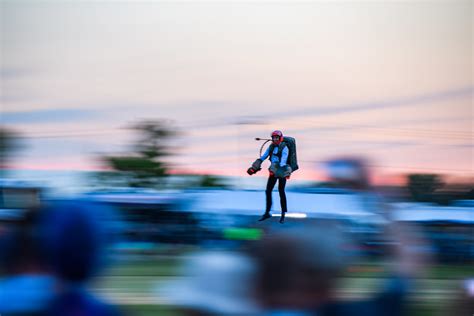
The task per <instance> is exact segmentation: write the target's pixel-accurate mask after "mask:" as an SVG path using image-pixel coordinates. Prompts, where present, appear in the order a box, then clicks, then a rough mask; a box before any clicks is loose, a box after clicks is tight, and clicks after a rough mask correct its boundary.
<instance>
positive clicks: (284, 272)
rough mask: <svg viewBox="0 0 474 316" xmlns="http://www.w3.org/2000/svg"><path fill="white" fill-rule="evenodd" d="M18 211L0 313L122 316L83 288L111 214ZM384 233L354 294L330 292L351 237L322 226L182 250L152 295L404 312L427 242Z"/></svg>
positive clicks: (185, 310) (255, 307) (246, 311)
mask: <svg viewBox="0 0 474 316" xmlns="http://www.w3.org/2000/svg"><path fill="white" fill-rule="evenodd" d="M27 214H28V215H27V216H26V217H25V218H24V219H23V220H22V221H21V222H19V223H17V224H16V225H12V226H6V227H4V228H3V229H2V230H1V231H0V264H1V265H0V269H1V278H0V314H1V315H2V316H4V315H122V314H124V312H123V311H122V310H120V308H119V307H117V306H118V305H117V306H114V305H112V304H109V303H107V302H105V301H104V299H103V298H100V297H98V296H97V295H95V294H94V292H92V291H91V290H90V288H89V286H88V284H89V282H90V281H91V280H92V279H93V278H94V277H96V276H99V275H100V273H101V271H103V267H105V266H106V265H107V263H108V260H109V258H110V257H109V256H107V250H108V249H109V248H108V245H110V244H111V243H113V242H114V240H113V239H114V232H113V229H111V227H110V225H108V224H109V223H111V222H112V221H110V220H104V214H113V213H112V210H111V209H108V208H107V207H106V206H104V205H97V204H91V203H85V202H61V203H55V204H52V205H49V206H45V207H44V209H41V210H32V211H30V212H28V213H27ZM111 216H112V215H111ZM384 234H386V235H387V239H388V240H391V243H390V249H389V251H388V253H389V254H390V257H387V258H385V262H387V263H388V264H387V265H388V267H389V268H388V273H387V274H386V276H385V277H384V278H383V284H381V287H380V289H379V290H377V291H376V292H375V293H374V294H371V295H365V296H363V297H358V298H356V299H350V298H344V297H341V295H339V294H338V289H340V283H341V280H343V278H342V276H343V274H344V273H345V272H346V271H347V269H348V267H349V266H350V265H351V264H352V263H353V260H354V254H353V252H352V251H351V249H352V248H351V240H350V237H349V236H348V235H346V234H345V233H344V232H343V231H342V230H340V229H339V227H338V226H337V225H328V224H319V225H318V224H315V225H311V226H308V225H306V226H301V227H295V226H288V227H283V228H280V229H277V230H272V231H267V232H266V233H265V235H264V236H263V238H262V239H261V240H258V241H256V242H254V243H252V244H251V245H249V246H246V247H244V248H242V249H240V250H238V251H236V250H235V249H234V250H233V251H229V250H227V251H223V250H220V251H216V250H213V251H209V250H206V251H198V252H196V253H193V254H188V255H186V256H184V257H183V261H182V266H181V271H180V273H179V275H180V277H179V278H174V279H172V280H169V281H166V282H164V281H163V282H161V283H160V284H158V285H157V287H156V289H155V291H154V293H153V295H155V297H157V298H160V300H162V301H165V302H167V304H169V305H172V306H175V309H176V310H177V311H178V313H179V314H178V315H208V316H212V315H249V316H251V315H262V316H266V315H272V316H273V315H275V316H277V315H278V316H305V315H318V316H325V315H368V316H370V315H384V316H390V315H393V316H395V315H405V314H406V312H407V310H406V307H407V302H408V301H409V299H410V296H411V295H413V294H414V293H415V291H416V288H415V286H414V280H415V279H416V278H418V277H420V275H422V274H423V272H424V271H425V268H426V266H427V264H429V261H430V260H429V259H430V258H429V256H428V254H429V253H430V252H429V250H428V248H429V245H428V244H427V242H426V240H425V239H424V238H423V235H422V234H420V232H419V231H418V230H417V229H416V227H415V226H411V225H407V224H403V225H402V224H400V223H397V224H396V226H395V224H387V225H386V227H385V230H384ZM150 260H159V259H152V258H150ZM473 284H474V282H473V281H472V280H465V282H464V283H463V284H462V287H461V288H460V291H459V300H458V301H457V303H456V304H455V305H453V307H452V313H453V314H452V315H472V312H473V310H472V308H473V298H474V290H473V289H474V286H473ZM415 294H416V293H415ZM114 303H115V304H119V303H120V302H114Z"/></svg>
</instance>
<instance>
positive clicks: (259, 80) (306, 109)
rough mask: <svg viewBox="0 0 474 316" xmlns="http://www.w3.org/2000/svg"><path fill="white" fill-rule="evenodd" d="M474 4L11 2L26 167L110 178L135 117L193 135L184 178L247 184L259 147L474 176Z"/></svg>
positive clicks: (186, 144)
mask: <svg viewBox="0 0 474 316" xmlns="http://www.w3.org/2000/svg"><path fill="white" fill-rule="evenodd" d="M473 14H474V13H473V2H472V1H344V2H342V1H334V2H330V1H321V2H318V1H313V2H304V1H303V2H299V3H297V4H295V3H291V2H288V3H284V2H278V3H273V2H267V1H255V2H245V3H243V2H229V1H223V2H214V3H213V2H202V3H186V2H171V1H168V2H165V1H164V2H159V1H147V2H139V1H129V2H123V1H122V2H114V1H105V0H103V1H57V2H54V1H1V42H0V43H1V65H0V66H1V67H0V75H1V93H2V94H1V117H0V121H1V124H2V125H4V126H7V127H10V128H12V129H14V130H17V131H18V132H19V133H21V134H22V135H23V136H25V139H24V145H25V146H24V148H23V150H22V151H21V152H19V156H18V158H17V159H15V160H14V161H12V167H14V168H20V169H41V170H49V169H51V170H63V169H64V170H94V169H100V168H101V166H100V164H99V163H98V160H97V157H99V156H100V155H101V154H105V153H118V152H124V151H126V149H127V146H128V144H130V142H131V141H132V140H133V137H134V135H133V134H132V133H131V132H130V130H127V129H126V128H125V127H127V126H128V125H129V124H130V123H132V122H135V121H137V120H141V119H154V118H164V119H170V120H172V121H174V122H175V124H176V126H177V127H178V128H179V129H181V131H182V132H183V134H182V136H181V137H180V138H178V139H177V140H176V145H178V146H179V147H180V150H179V155H177V156H176V159H175V163H176V164H177V166H178V168H179V169H181V170H189V171H193V172H211V173H215V174H224V175H242V176H243V175H245V170H246V168H247V167H248V166H249V165H250V163H251V162H252V161H253V160H254V159H256V158H257V157H258V149H259V147H260V145H259V144H258V143H257V142H256V141H254V140H253V138H254V137H267V136H269V133H270V132H271V131H272V130H274V129H280V130H282V131H283V132H284V133H285V134H287V135H290V136H293V137H295V138H296V139H297V144H298V158H299V160H300V165H301V171H299V172H298V173H295V177H296V178H297V179H311V178H317V177H318V173H317V168H318V163H319V162H321V161H324V160H326V159H330V158H332V157H336V156H340V155H359V156H365V157H368V158H370V160H371V161H372V162H373V167H374V168H375V169H374V170H375V171H376V172H377V173H380V174H392V173H404V172H414V171H421V172H439V173H447V174H456V175H461V176H462V175H466V174H471V175H472V173H473V167H474V162H473V152H474V151H473V148H474V147H473V142H472V131H473V111H474V110H473V91H474V83H473V57H472V56H473Z"/></svg>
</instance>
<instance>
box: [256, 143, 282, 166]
mask: <svg viewBox="0 0 474 316" xmlns="http://www.w3.org/2000/svg"><path fill="white" fill-rule="evenodd" d="M270 148H271V146H268V148H267V150H266V151H265V153H264V154H263V156H262V157H260V159H261V160H262V161H263V160H265V159H267V157H268V156H269V155H270ZM288 152H289V150H288V146H285V147H284V148H283V150H282V152H281V161H279V160H280V159H279V158H278V156H277V154H278V146H275V148H274V149H273V155H272V158H271V160H270V161H271V162H272V163H280V167H283V166H285V165H286V161H287V160H288Z"/></svg>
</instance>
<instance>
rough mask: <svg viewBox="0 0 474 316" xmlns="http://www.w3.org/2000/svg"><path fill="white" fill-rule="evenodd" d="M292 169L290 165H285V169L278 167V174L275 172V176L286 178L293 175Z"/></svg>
mask: <svg viewBox="0 0 474 316" xmlns="http://www.w3.org/2000/svg"><path fill="white" fill-rule="evenodd" d="M291 171H292V170H291V167H290V166H288V165H285V166H283V167H278V169H277V172H275V176H276V177H277V178H286V177H289V176H290V175H291Z"/></svg>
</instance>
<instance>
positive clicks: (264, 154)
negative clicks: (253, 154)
mask: <svg viewBox="0 0 474 316" xmlns="http://www.w3.org/2000/svg"><path fill="white" fill-rule="evenodd" d="M270 147H272V146H268V148H267V150H265V152H264V153H263V155H262V157H260V160H261V161H264V160H265V159H267V158H268V156H269V155H270Z"/></svg>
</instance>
